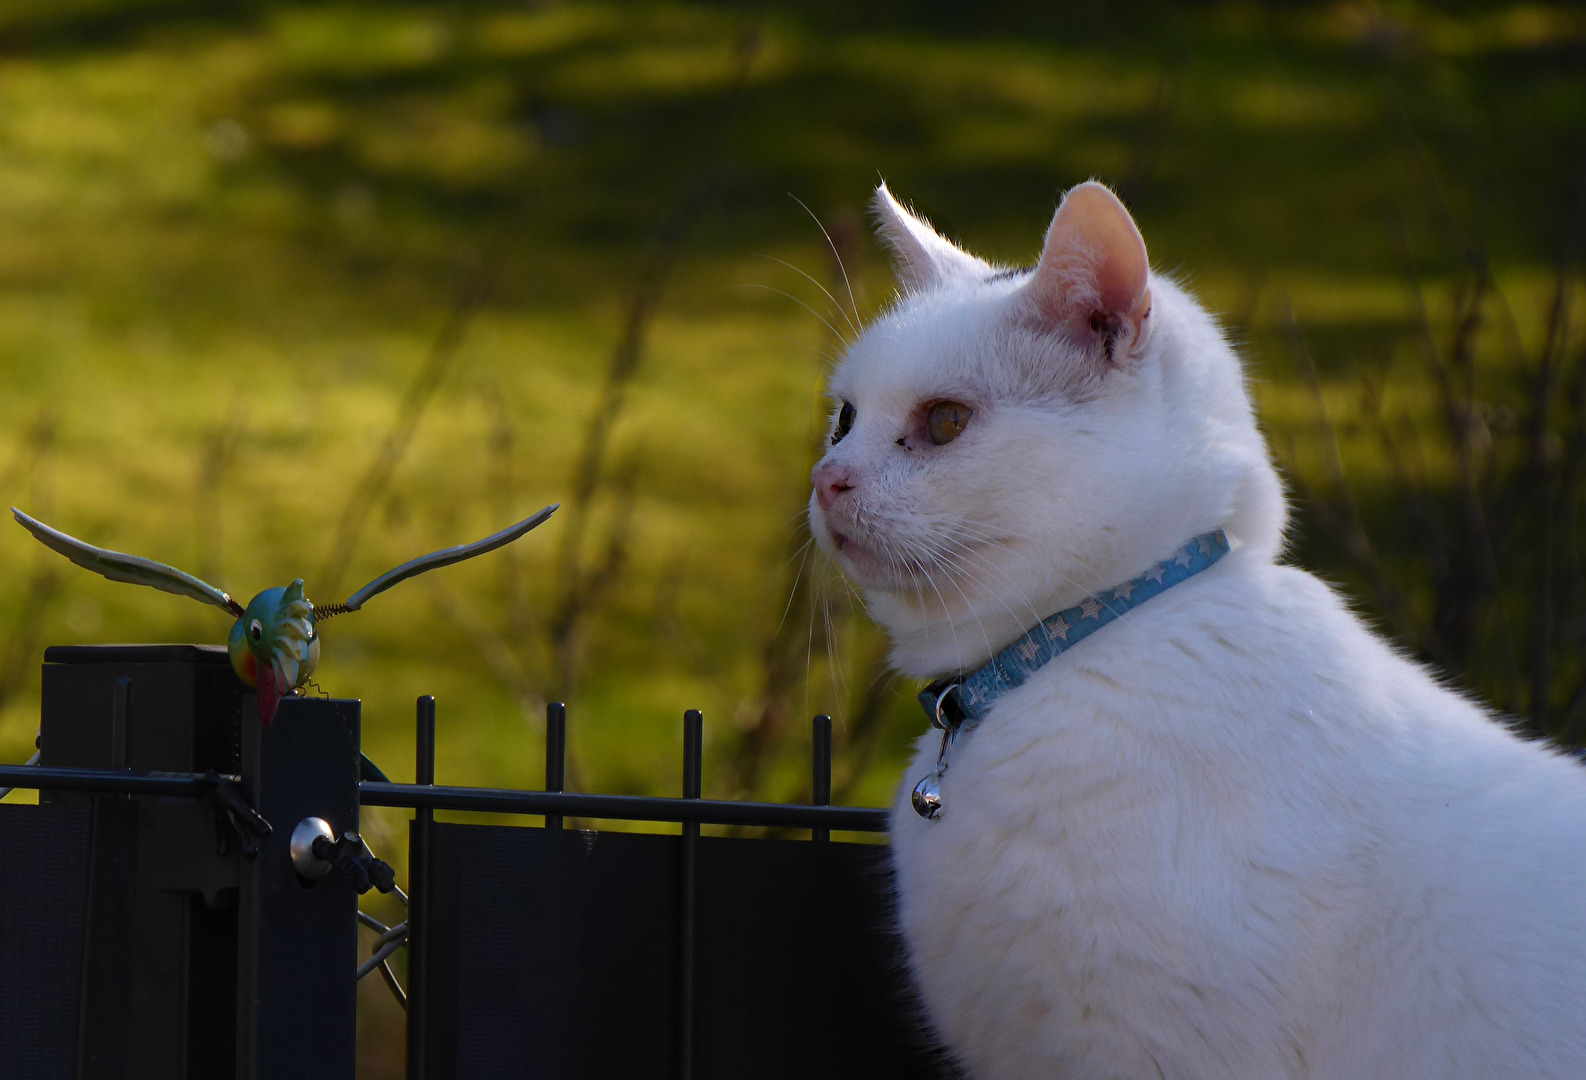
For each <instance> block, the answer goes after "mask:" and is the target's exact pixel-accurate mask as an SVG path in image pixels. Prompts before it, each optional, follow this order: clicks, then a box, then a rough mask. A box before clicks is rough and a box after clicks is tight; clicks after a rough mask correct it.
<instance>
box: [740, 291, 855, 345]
mask: <svg viewBox="0 0 1586 1080" xmlns="http://www.w3.org/2000/svg"><path fill="white" fill-rule="evenodd" d="M722 288H724V289H764V290H765V291H766V292H772V293H776V294H777V295H778V296H785V297H787V298H788V299H789V300H791V301H793V302H794V303H795V304H797V305H798V306H799V307H801V308H803V309H804V310H805V311H807V312H809V313H810V314H811V315H813V316H815V317H816V318H817V319H819V320H820V322H821V325H822V326H824V327H826V329H828V330H830V331H831V332H832V336H833V337H835V338H836V339H837V340H838V341H841V342H842V343H843V344H844V345H847V344H849V341H848V339H847V338H846V337H844V336H843V332H842V331H841V330H839V329H837V327H835V326H833V325H832V323H831V320H830V319H828V318H827V317H826V316H824V315H822V314H821V313H820V312H818V311H816V310H815V309H814V308H812V307H810V306H809V305H808V304H806V303H805V302H804V301H802V300H800V299H799V298H798V297H796V296H794V295H793V294H792V293H790V292H788V291H787V290H786V289H779V288H777V287H776V286H775V285H762V284H761V283H760V282H758V281H740V282H738V283H736V284H733V285H724V286H722Z"/></svg>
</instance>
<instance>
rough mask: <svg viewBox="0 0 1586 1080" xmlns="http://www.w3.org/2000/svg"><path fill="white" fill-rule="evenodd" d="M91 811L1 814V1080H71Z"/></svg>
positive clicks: (38, 809)
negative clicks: (5, 1079)
mask: <svg viewBox="0 0 1586 1080" xmlns="http://www.w3.org/2000/svg"><path fill="white" fill-rule="evenodd" d="M91 828H92V821H91V819H90V812H89V810H88V809H87V808H86V807H80V806H0V1076H4V1077H19V1078H20V1077H26V1078H28V1080H74V1078H75V1077H76V1075H77V1031H78V1027H77V1009H78V1003H79V1001H80V999H81V996H82V960H83V924H84V921H85V919H86V918H87V903H88V844H89V834H90V830H91Z"/></svg>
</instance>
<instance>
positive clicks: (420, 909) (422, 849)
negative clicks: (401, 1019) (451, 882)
mask: <svg viewBox="0 0 1586 1080" xmlns="http://www.w3.org/2000/svg"><path fill="white" fill-rule="evenodd" d="M417 712H418V715H417V731H416V740H417V741H416V744H415V746H414V750H413V782H414V783H415V784H424V785H426V786H433V785H434V783H435V698H434V697H433V696H432V695H430V694H425V695H424V696H423V697H421V698H419V699H418V709H417ZM434 825H435V811H433V810H431V809H429V808H428V807H420V808H419V809H417V810H415V811H414V812H413V827H412V828H413V831H412V832H411V833H410V834H409V836H408V1017H407V1019H408V1080H424V1077H426V1076H427V1075H429V1062H428V1060H427V1055H428V1044H427V1037H428V1034H429V1031H428V1029H429V1010H430V1007H431V1002H430V994H429V987H428V985H427V980H428V977H429V948H430V940H431V939H430V928H429V923H428V922H427V921H426V920H427V918H428V916H429V907H430V862H431V860H432V858H433V844H434V832H435V829H434Z"/></svg>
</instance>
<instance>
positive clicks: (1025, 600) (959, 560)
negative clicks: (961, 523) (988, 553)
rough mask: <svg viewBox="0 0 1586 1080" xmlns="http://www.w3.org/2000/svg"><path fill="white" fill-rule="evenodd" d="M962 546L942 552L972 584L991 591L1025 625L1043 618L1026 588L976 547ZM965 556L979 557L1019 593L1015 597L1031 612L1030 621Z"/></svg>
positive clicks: (991, 570)
mask: <svg viewBox="0 0 1586 1080" xmlns="http://www.w3.org/2000/svg"><path fill="white" fill-rule="evenodd" d="M961 546H962V547H963V550H962V551H961V552H950V551H944V552H942V556H943V558H944V559H945V560H947V561H948V563H949V565H954V566H957V567H958V569H959V571H960V572H961V573H963V574H964V576H965V577H967V578H969V579H970V582H971V583H972V584H974V585H975V586H976V587H977V588H979V589H981V590H982V591H984V592H987V593H990V594H991V595H992V596H993V597H994V598H995V599H996V601H997V603H998V604H1000V605H1001V606H1002V609H1003V610H1004V611H1006V612H1007V613H1008V614H1009V615H1010V616H1012V618H1013V619H1014V620H1015V621H1016V622H1024V625H1026V626H1033V625H1034V624H1036V623H1038V622H1040V621H1041V619H1042V618H1043V616H1042V615H1041V613H1040V612H1039V611H1037V610H1036V608H1035V605H1034V604H1032V603H1030V600H1029V597H1028V596H1026V595H1025V593H1024V590H1023V589H1021V588H1019V587H1018V586H1017V585H1016V584H1015V583H1014V581H1013V579H1012V578H1010V577H1008V575H1007V574H1006V573H1005V572H1004V571H1003V570H1002V569H1001V568H1000V567H998V566H997V565H996V564H995V563H994V562H992V561H991V560H990V559H988V558H986V557H985V556H984V555H982V554H981V553H980V552H978V551H976V550H975V549H974V548H971V547H968V546H967V545H961ZM965 556H973V557H974V558H976V559H979V560H980V563H981V565H982V566H983V568H984V569H985V571H987V572H989V573H992V574H995V575H996V576H997V578H1000V579H1001V580H1002V582H1003V583H1004V584H1005V585H1006V586H1007V587H1008V588H1009V589H1010V590H1012V591H1013V592H1014V593H1016V594H1017V595H1016V596H1015V597H1014V598H1015V599H1017V600H1018V601H1019V602H1020V603H1022V604H1023V605H1024V607H1025V609H1026V610H1027V611H1029V613H1030V619H1029V620H1028V622H1025V620H1024V616H1022V615H1020V614H1019V613H1018V612H1016V611H1014V610H1013V608H1011V607H1009V606H1008V603H1007V601H1005V600H1004V599H1003V598H1002V590H1000V589H995V588H991V587H989V586H988V585H987V584H986V583H985V582H984V581H982V580H981V579H980V577H979V576H978V575H976V574H974V573H973V572H972V571H971V570H970V568H969V567H968V566H965V565H964V564H963V559H964V557H965Z"/></svg>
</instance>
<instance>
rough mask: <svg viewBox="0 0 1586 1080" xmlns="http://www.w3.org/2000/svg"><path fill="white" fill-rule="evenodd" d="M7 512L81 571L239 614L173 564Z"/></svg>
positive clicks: (216, 592) (219, 593) (220, 594)
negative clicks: (85, 540)
mask: <svg viewBox="0 0 1586 1080" xmlns="http://www.w3.org/2000/svg"><path fill="white" fill-rule="evenodd" d="M11 514H12V516H13V517H15V518H16V519H17V522H18V523H19V524H21V526H22V527H23V528H24V529H26V530H27V531H28V532H30V533H32V534H33V535H34V536H35V537H37V538H38V540H39V542H40V543H41V544H43V545H44V546H45V547H47V548H50V549H51V550H53V551H58V552H60V553H61V554H62V555H64V556H66V557H67V558H68V559H70V560H71V561H72V562H74V563H76V564H77V565H78V566H81V567H82V568H84V569H85V570H92V571H93V572H94V573H96V574H103V575H104V576H105V577H107V578H109V579H110V580H111V581H125V582H129V583H131V584H133V585H147V586H149V587H150V588H152V589H159V590H160V591H162V592H168V593H175V594H176V595H178V596H191V597H192V598H193V599H194V600H202V601H203V602H204V603H206V604H214V605H215V606H216V607H218V608H220V609H221V610H223V611H228V612H230V613H231V614H232V615H241V614H242V610H243V609H242V605H241V604H239V603H238V602H237V601H235V600H233V599H232V598H231V597H229V596H227V595H226V594H225V593H224V592H222V591H221V590H220V589H217V588H215V587H214V586H213V585H211V584H209V583H208V582H206V581H199V580H198V579H197V578H195V577H194V576H193V575H191V574H184V573H182V572H181V571H180V570H178V569H176V567H174V566H166V565H165V564H164V563H157V562H155V561H154V560H152V559H141V558H139V557H138V556H136V555H123V554H122V553H121V552H119V551H108V550H106V549H105V548H98V547H94V545H92V544H85V543H83V542H82V541H81V540H79V539H77V538H76V537H75V536H67V535H66V534H65V533H63V532H61V531H60V530H58V529H52V528H50V527H49V526H48V525H46V524H44V523H43V522H42V521H36V520H34V519H33V518H30V517H28V516H27V515H26V514H24V513H23V512H22V511H20V510H18V509H17V508H16V507H14V506H13V507H12V508H11Z"/></svg>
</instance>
